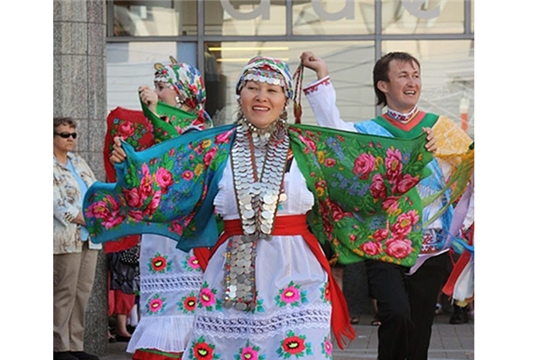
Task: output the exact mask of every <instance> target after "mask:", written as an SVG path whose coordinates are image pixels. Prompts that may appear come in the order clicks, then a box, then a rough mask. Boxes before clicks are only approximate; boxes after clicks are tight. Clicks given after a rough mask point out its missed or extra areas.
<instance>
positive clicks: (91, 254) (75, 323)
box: [69, 243, 98, 351]
mask: <svg viewBox="0 0 540 360" xmlns="http://www.w3.org/2000/svg"><path fill="white" fill-rule="evenodd" d="M97 257H98V250H90V249H88V243H84V245H83V250H82V253H81V263H80V270H79V276H78V279H77V293H76V297H75V304H74V306H73V313H72V314H71V318H70V319H69V331H70V333H71V338H70V344H69V347H70V350H71V351H83V350H84V316H85V312H86V306H87V305H88V300H89V299H90V293H91V292H92V287H93V286H94V278H95V275H96V264H97Z"/></svg>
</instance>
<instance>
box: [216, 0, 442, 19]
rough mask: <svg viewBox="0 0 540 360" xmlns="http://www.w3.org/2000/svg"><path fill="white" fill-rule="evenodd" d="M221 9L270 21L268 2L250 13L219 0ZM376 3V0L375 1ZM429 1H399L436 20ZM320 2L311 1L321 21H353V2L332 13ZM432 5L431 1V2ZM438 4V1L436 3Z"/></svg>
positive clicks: (411, 10)
mask: <svg viewBox="0 0 540 360" xmlns="http://www.w3.org/2000/svg"><path fill="white" fill-rule="evenodd" d="M220 1H221V6H223V9H225V11H227V12H228V13H229V15H231V16H232V17H233V18H235V19H237V20H252V19H255V18H257V17H259V16H261V17H262V19H263V20H269V19H270V0H260V1H259V6H258V7H257V8H256V9H255V10H253V11H251V12H240V11H238V10H236V9H235V8H234V6H233V5H232V4H231V2H230V0H220ZM376 1H378V0H376ZM428 1H429V0H401V4H402V5H403V7H404V8H405V10H407V11H408V12H409V13H410V14H411V15H413V16H416V17H417V18H420V19H432V18H436V17H438V16H439V15H440V13H441V6H440V5H437V6H436V7H434V8H433V9H429V10H424V9H423V8H424V7H425V6H427V3H428ZM321 2H322V1H321V0H311V5H312V6H313V11H314V12H315V13H316V14H317V15H318V16H319V17H320V18H321V19H323V20H327V21H336V20H340V19H347V20H353V19H354V0H345V5H344V6H343V8H342V9H341V10H340V11H338V12H334V13H329V12H328V11H326V10H325V9H324V8H323V6H322V4H321ZM431 2H432V3H433V1H431ZM436 2H439V3H440V1H436Z"/></svg>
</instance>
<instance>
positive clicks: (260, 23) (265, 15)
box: [204, 0, 286, 36]
mask: <svg viewBox="0 0 540 360" xmlns="http://www.w3.org/2000/svg"><path fill="white" fill-rule="evenodd" d="M285 19H286V8H285V1H283V0H262V1H261V0H225V1H220V0H205V1H204V33H205V35H224V36H251V35H257V36H263V35H285V33H286V25H285Z"/></svg>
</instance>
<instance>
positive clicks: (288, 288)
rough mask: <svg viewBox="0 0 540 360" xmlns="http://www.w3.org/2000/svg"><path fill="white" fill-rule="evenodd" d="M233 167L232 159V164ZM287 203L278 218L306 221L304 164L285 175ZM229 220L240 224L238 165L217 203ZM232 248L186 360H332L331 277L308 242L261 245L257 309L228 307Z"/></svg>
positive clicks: (210, 284) (214, 269) (217, 257)
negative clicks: (226, 294) (302, 217)
mask: <svg viewBox="0 0 540 360" xmlns="http://www.w3.org/2000/svg"><path fill="white" fill-rule="evenodd" d="M229 160H230V159H229ZM284 189H285V193H286V194H287V199H286V200H285V201H284V202H282V203H280V204H279V205H278V214H277V216H282V215H299V214H306V213H307V212H308V211H309V210H310V209H311V207H312V206H313V201H314V200H313V199H314V197H313V194H311V192H310V191H309V190H308V188H307V186H306V183H305V180H304V177H303V175H302V174H301V172H300V170H299V169H298V166H297V165H296V162H295V161H293V162H292V164H291V168H290V171H289V172H288V173H286V174H285V178H284ZM214 205H215V207H216V210H217V212H218V213H219V214H220V215H221V216H222V217H223V219H224V220H233V219H238V218H239V215H238V208H237V204H236V198H235V189H234V186H233V176H232V170H231V165H230V161H228V163H227V166H226V168H225V170H224V172H223V177H222V179H221V181H220V183H219V192H218V194H217V196H216V198H215V199H214ZM227 243H228V242H227V241H225V242H224V243H223V244H222V245H221V246H220V248H219V249H218V250H217V251H216V253H215V254H214V255H213V257H212V258H211V260H210V262H209V264H208V268H207V270H206V271H205V273H204V276H203V286H202V290H201V299H203V301H201V300H200V302H199V304H198V308H197V310H196V313H195V323H194V329H193V334H192V336H191V338H190V340H189V344H188V348H187V349H186V351H185V353H184V356H183V359H223V360H225V359H227V360H229V359H231V360H233V359H242V360H243V359H265V360H273V359H282V358H283V359H288V358H297V357H301V358H303V359H304V358H308V359H331V358H332V355H331V353H332V343H331V335H330V316H331V305H330V303H329V302H328V300H326V298H325V296H324V289H325V287H326V284H327V281H328V276H327V273H326V272H325V271H324V269H323V268H322V267H321V265H320V263H319V262H318V260H317V259H316V258H315V256H314V255H313V253H312V252H311V250H310V249H309V247H308V245H307V244H306V242H305V241H304V239H303V237H302V236H300V235H295V236H273V237H272V239H271V240H270V241H265V240H260V241H258V244H257V257H256V263H255V279H256V280H255V282H256V289H257V307H256V308H255V309H254V310H252V311H250V310H246V311H239V310H236V309H235V308H234V307H233V308H225V307H224V306H222V302H223V298H224V274H225V272H224V267H225V264H226V258H225V250H226V248H227Z"/></svg>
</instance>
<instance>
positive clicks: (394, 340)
mask: <svg viewBox="0 0 540 360" xmlns="http://www.w3.org/2000/svg"><path fill="white" fill-rule="evenodd" d="M365 265H366V271H367V278H368V286H369V296H370V297H371V298H373V299H375V300H377V308H378V316H379V319H380V320H381V325H380V326H379V330H378V336H379V345H378V353H379V355H378V359H379V360H427V358H428V357H427V354H428V349H429V342H430V340H431V327H432V325H433V320H434V317H435V306H436V304H437V297H438V295H439V293H440V291H441V289H442V287H443V285H444V283H445V282H446V280H447V279H448V276H449V275H450V272H451V270H452V262H451V260H450V255H449V253H448V252H445V253H443V254H440V255H437V256H434V257H432V258H430V259H428V260H426V261H425V262H424V263H423V264H422V266H420V268H419V269H418V270H417V271H416V272H415V273H414V274H413V275H406V272H407V271H408V268H406V267H403V266H400V265H395V264H390V263H386V262H382V261H378V260H366V263H365Z"/></svg>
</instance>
